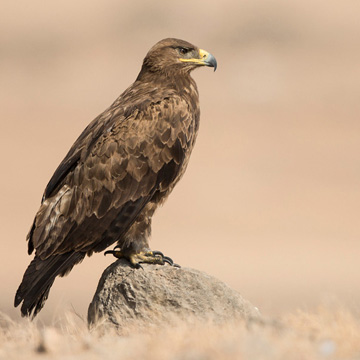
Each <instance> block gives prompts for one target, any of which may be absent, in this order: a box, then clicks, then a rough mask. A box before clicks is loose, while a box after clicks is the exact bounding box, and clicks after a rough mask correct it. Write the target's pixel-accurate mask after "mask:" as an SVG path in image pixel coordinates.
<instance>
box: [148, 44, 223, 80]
mask: <svg viewBox="0 0 360 360" xmlns="http://www.w3.org/2000/svg"><path fill="white" fill-rule="evenodd" d="M199 66H210V67H213V68H214V71H215V70H216V67H217V62H216V59H215V57H214V56H213V55H211V54H210V53H208V52H207V51H205V50H202V49H199V48H198V47H197V46H195V45H192V44H190V43H188V42H187V41H184V40H179V39H172V38H168V39H164V40H161V41H159V42H158V43H157V44H155V45H154V46H153V47H152V48H151V49H150V50H149V52H148V53H147V55H146V57H145V59H144V62H143V67H142V71H147V72H152V73H161V74H165V75H169V76H175V75H176V74H179V73H182V74H184V73H189V72H190V71H192V70H194V69H196V68H197V67H199Z"/></svg>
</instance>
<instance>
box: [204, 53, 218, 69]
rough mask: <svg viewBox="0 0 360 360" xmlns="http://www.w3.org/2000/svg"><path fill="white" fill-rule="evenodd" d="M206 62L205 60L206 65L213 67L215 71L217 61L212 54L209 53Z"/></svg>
mask: <svg viewBox="0 0 360 360" xmlns="http://www.w3.org/2000/svg"><path fill="white" fill-rule="evenodd" d="M206 62H207V65H208V66H210V67H213V68H214V72H215V71H216V69H217V61H216V59H215V57H214V56H213V55H211V54H209V58H208V59H207V61H206Z"/></svg>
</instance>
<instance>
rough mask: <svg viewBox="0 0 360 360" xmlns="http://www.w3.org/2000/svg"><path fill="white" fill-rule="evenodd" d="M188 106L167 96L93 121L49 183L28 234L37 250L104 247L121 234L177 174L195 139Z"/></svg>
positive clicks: (44, 252)
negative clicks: (190, 129) (123, 113)
mask: <svg viewBox="0 0 360 360" xmlns="http://www.w3.org/2000/svg"><path fill="white" fill-rule="evenodd" d="M154 109H155V110H154ZM186 110H187V104H186V103H185V102H183V103H182V100H181V99H180V98H179V99H177V98H174V97H173V98H169V97H167V98H166V99H164V100H163V101H162V102H158V103H157V104H156V107H154V106H153V105H151V104H149V105H148V106H147V107H145V108H144V109H142V111H139V110H136V111H135V112H134V113H133V114H132V115H128V116H127V117H126V118H125V117H124V116H123V115H121V113H118V114H117V116H112V117H110V116H109V115H108V114H107V115H106V116H105V118H104V119H103V118H101V117H99V118H98V119H97V120H96V121H95V122H93V123H91V124H90V125H89V126H88V128H87V129H86V130H85V131H84V132H83V133H82V134H81V136H80V137H79V138H78V140H77V141H76V142H75V144H74V146H73V147H72V149H71V150H70V152H69V153H68V155H67V156H66V158H65V159H64V161H63V163H62V164H61V165H60V166H59V168H58V169H57V170H56V172H55V174H54V176H53V177H52V179H51V180H50V182H49V184H48V186H47V188H46V190H45V193H44V201H43V203H42V205H41V207H40V210H39V212H38V213H37V215H36V218H35V223H34V224H35V225H34V227H33V228H32V231H31V232H30V233H29V238H31V239H30V241H31V242H32V245H33V247H34V248H35V249H36V254H37V256H39V257H41V258H47V257H49V256H51V255H55V254H64V253H66V252H69V251H73V250H76V251H87V252H91V251H93V250H94V249H95V250H94V251H100V250H103V249H104V246H105V245H106V246H108V245H110V244H111V243H113V242H115V241H117V240H119V238H121V236H122V234H124V233H125V232H126V231H127V229H128V228H129V227H130V226H131V224H132V223H133V222H134V221H135V219H136V217H137V215H138V214H139V213H140V212H141V210H142V209H143V208H144V206H145V205H146V204H147V203H148V202H149V201H150V200H151V199H152V197H153V195H154V194H155V192H156V191H162V192H164V191H167V189H168V188H169V187H170V186H172V182H174V181H175V180H176V178H177V176H178V173H179V171H180V168H181V165H182V163H183V161H184V158H185V153H186V151H187V148H188V147H189V145H190V143H191V142H193V141H194V139H192V138H191V135H189V134H188V133H187V132H188V131H189V125H188V124H190V123H191V119H190V120H189V119H187V118H186V117H189V118H190V117H191V116H192V114H189V112H186ZM109 119H110V120H109ZM154 119H155V120H154ZM179 121H184V124H179ZM106 129H107V130H106ZM150 135H151V136H150ZM185 139H186V141H185ZM69 164H71V165H69ZM119 222H120V224H118V223H119ZM111 228H118V233H117V234H114V233H113V231H112V230H109V229H111ZM29 246H30V245H29Z"/></svg>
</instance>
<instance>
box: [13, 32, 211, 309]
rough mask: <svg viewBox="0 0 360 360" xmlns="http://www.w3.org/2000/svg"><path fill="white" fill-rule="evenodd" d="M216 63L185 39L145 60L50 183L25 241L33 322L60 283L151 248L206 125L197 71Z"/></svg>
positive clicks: (166, 43)
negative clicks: (79, 270) (89, 263)
mask: <svg viewBox="0 0 360 360" xmlns="http://www.w3.org/2000/svg"><path fill="white" fill-rule="evenodd" d="M203 65H205V66H212V67H214V68H215V69H216V60H215V58H214V57H213V56H212V55H211V54H209V53H207V52H206V51H204V50H201V49H198V48H197V47H196V46H194V45H192V44H190V43H188V42H186V41H183V40H178V39H165V40H162V41H160V42H158V43H157V44H156V45H155V46H153V47H152V48H151V49H150V51H149V52H148V54H147V55H146V57H145V59H144V62H143V65H142V68H141V71H140V73H139V75H138V77H137V79H136V81H135V82H134V83H133V84H132V85H131V86H130V87H129V88H128V89H127V90H125V92H124V93H123V94H121V95H120V96H119V98H118V99H117V100H116V101H115V102H114V103H113V104H112V105H111V106H110V107H109V108H108V109H107V110H105V111H104V112H103V113H102V114H100V115H99V116H98V117H97V118H96V119H95V120H93V121H92V122H91V123H90V124H89V125H88V126H87V127H86V129H85V130H84V131H83V132H82V134H81V135H80V136H79V138H78V139H77V140H76V141H75V143H74V145H73V146H72V147H71V149H70V151H69V152H68V154H67V155H66V157H65V159H64V160H63V161H62V162H61V164H60V165H59V167H58V168H57V170H56V171H55V173H54V175H53V176H52V178H51V179H50V181H49V183H48V185H47V187H46V189H45V192H44V195H43V198H42V203H41V206H40V209H39V211H38V212H37V214H36V216H35V220H34V223H33V225H32V227H31V230H30V232H29V234H28V236H27V240H28V252H29V254H31V253H32V252H33V250H35V257H34V259H33V260H32V262H31V263H30V265H29V266H28V268H27V270H26V272H25V274H24V277H23V280H22V283H21V284H20V286H19V289H18V290H17V293H16V296H15V306H18V305H19V304H20V303H21V302H22V306H21V313H22V314H23V315H31V314H32V313H33V316H35V315H36V314H37V313H38V312H39V311H40V310H41V308H42V307H43V305H44V302H45V300H46V299H47V297H48V294H49V290H50V287H51V285H52V284H53V282H54V280H55V277H56V276H58V275H59V276H64V275H66V274H67V273H68V272H69V271H70V270H71V269H72V267H73V266H74V265H75V264H77V263H79V262H81V261H82V260H83V259H84V257H85V255H91V254H92V253H93V252H99V251H102V250H104V249H106V248H107V247H108V246H110V245H112V244H113V243H115V242H117V244H118V246H119V247H120V248H121V252H123V253H127V254H132V253H139V252H141V251H146V250H148V249H149V244H148V237H149V235H150V227H151V217H152V215H153V213H154V211H155V210H156V208H157V207H158V206H159V204H161V203H163V202H164V200H165V199H166V197H167V196H168V195H169V193H170V192H171V190H172V189H173V187H174V186H175V184H176V183H177V182H178V180H179V179H180V178H181V176H182V175H183V173H184V171H185V169H186V166H187V163H188V161H189V157H190V153H191V151H192V148H193V146H194V142H195V139H196V134H197V131H198V127H199V99H198V91H197V88H196V84H195V82H194V80H193V79H192V78H191V77H190V72H191V71H192V70H193V69H195V68H196V67H198V66H203Z"/></svg>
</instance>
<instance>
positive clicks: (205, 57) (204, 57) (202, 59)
mask: <svg viewBox="0 0 360 360" xmlns="http://www.w3.org/2000/svg"><path fill="white" fill-rule="evenodd" d="M180 61H182V62H191V63H194V64H198V65H204V66H209V67H213V68H214V71H215V70H216V68H217V61H216V59H215V57H214V56H213V55H211V54H210V53H208V52H207V51H205V50H203V49H199V58H191V59H180Z"/></svg>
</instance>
